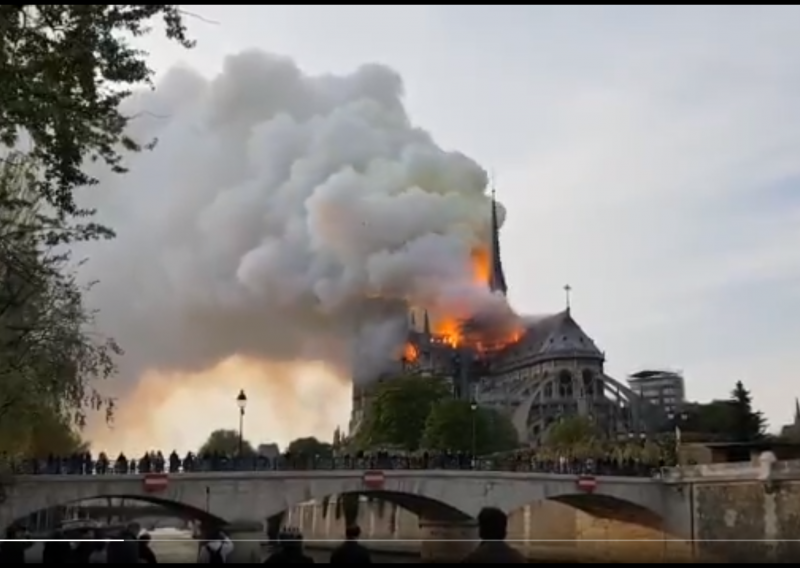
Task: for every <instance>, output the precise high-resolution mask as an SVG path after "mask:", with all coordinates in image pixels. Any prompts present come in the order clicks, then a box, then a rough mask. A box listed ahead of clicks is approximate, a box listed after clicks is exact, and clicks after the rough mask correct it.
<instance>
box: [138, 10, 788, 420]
mask: <svg viewBox="0 0 800 568" xmlns="http://www.w3.org/2000/svg"><path fill="white" fill-rule="evenodd" d="M186 9H187V10H189V11H192V12H195V13H197V14H201V15H202V16H203V17H204V18H207V19H209V20H215V21H217V22H218V25H215V24H208V23H204V22H202V21H200V20H190V23H191V25H192V33H193V35H194V37H195V38H196V39H197V40H198V47H197V48H196V49H195V50H193V51H192V52H183V51H182V50H181V49H180V48H177V47H174V46H171V45H168V44H166V42H165V41H162V40H155V39H154V40H148V42H147V46H148V48H149V49H150V50H151V55H152V60H153V62H154V64H155V65H156V67H157V69H158V70H159V71H163V70H165V69H167V68H168V67H169V66H171V65H173V64H175V63H177V62H181V61H182V62H186V63H188V64H190V65H191V66H192V67H195V68H196V69H198V70H200V71H202V72H203V73H204V74H207V75H212V74H214V73H215V72H216V71H217V70H218V69H219V68H220V66H221V62H222V60H223V58H224V57H225V56H226V55H227V54H231V53H235V52H238V51H241V50H242V49H245V48H251V47H259V48H262V49H264V50H267V51H271V52H276V53H280V54H284V55H288V56H290V57H292V58H294V59H296V60H297V62H298V63H299V65H300V66H301V67H302V68H303V69H304V70H306V71H308V72H312V73H325V72H347V71H352V70H353V69H354V68H356V67H357V66H359V65H360V64H362V63H365V62H379V63H384V64H387V65H389V66H391V67H394V68H395V69H396V70H398V71H399V72H400V74H401V75H402V77H403V79H404V81H405V84H406V90H407V106H408V108H409V112H410V114H411V116H412V117H413V119H414V120H415V121H416V122H417V123H418V124H419V125H420V126H422V127H423V128H425V129H427V130H429V131H431V132H432V133H433V134H434V136H435V137H436V138H437V140H438V141H439V142H440V143H441V144H442V145H443V146H445V147H447V148H451V149H458V150H460V151H463V152H464V153H466V154H468V155H470V156H472V157H473V158H475V159H476V160H477V161H479V162H480V163H481V164H483V165H484V166H485V167H487V168H492V169H494V171H495V172H496V174H497V177H498V191H499V196H500V199H501V200H502V201H503V202H504V203H505V204H506V205H507V207H508V208H509V210H510V215H509V218H508V222H507V224H506V227H505V229H504V231H503V234H502V244H503V252H504V256H505V258H504V260H505V263H506V270H507V273H508V277H509V284H510V288H511V297H512V301H513V303H514V304H515V306H517V307H518V308H519V309H520V310H521V311H523V312H546V311H556V310H559V309H561V308H562V307H563V304H564V293H563V291H562V286H563V285H564V284H565V283H567V282H569V283H570V284H571V285H572V287H573V289H574V293H573V299H574V300H573V305H574V311H575V314H576V316H577V318H578V320H579V321H580V322H581V324H582V325H583V326H584V328H585V329H586V331H587V332H588V333H589V334H590V335H592V336H593V337H594V338H595V339H596V341H597V342H598V344H599V345H600V346H601V348H603V349H604V350H605V351H606V352H607V355H608V371H609V372H610V374H612V375H614V376H616V377H618V378H624V376H625V375H627V374H628V373H630V372H633V371H635V370H637V369H639V368H640V367H643V366H658V367H662V366H663V367H672V368H677V369H681V370H683V371H684V372H685V374H686V378H687V381H688V387H689V393H690V396H691V397H693V398H698V399H709V398H712V397H723V396H726V395H727V393H728V391H729V390H730V389H731V387H732V385H733V383H734V382H735V381H736V380H738V379H741V380H743V381H745V383H746V384H747V385H748V386H750V387H751V388H752V390H753V391H754V396H755V399H756V403H757V405H758V406H760V407H761V408H763V409H764V410H765V411H766V412H767V414H768V416H769V418H770V420H771V422H772V425H773V427H776V426H778V425H780V424H781V423H783V422H786V421H788V420H789V419H790V417H791V413H792V411H793V408H794V403H793V400H794V396H795V395H796V394H798V393H800V381H798V379H797V378H796V375H797V372H798V369H800V349H798V348H797V344H798V338H800V323H799V322H800V286H799V284H800V255H798V253H797V252H796V249H797V246H798V243H800V226H798V224H797V221H798V219H800V192H798V190H797V189H796V188H797V182H798V179H800V105H799V104H798V95H800V66H798V65H797V62H798V61H800V8H798V7H789V6H786V7H775V8H761V7H655V8H653V7H647V8H645V7H591V8H585V7H582V8H578V7H530V6H518V7H509V6H492V7H487V6H474V7H473V6H470V7H456V6H454V7H444V6H402V7H401V6H385V7H370V6H325V7H318V6H292V7H288V6H225V7H221V6H193V7H187V8H186Z"/></svg>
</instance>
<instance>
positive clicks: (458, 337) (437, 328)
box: [433, 317, 464, 347]
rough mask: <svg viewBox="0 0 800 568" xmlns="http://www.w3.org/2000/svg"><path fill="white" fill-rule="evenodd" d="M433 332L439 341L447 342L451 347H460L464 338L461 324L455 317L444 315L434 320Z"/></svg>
mask: <svg viewBox="0 0 800 568" xmlns="http://www.w3.org/2000/svg"><path fill="white" fill-rule="evenodd" d="M433 334H434V335H435V336H436V339H437V341H441V342H442V343H447V344H448V345H450V346H451V347H458V346H459V345H461V343H462V342H463V340H464V336H463V334H462V332H461V325H460V324H459V322H458V320H456V319H455V318H448V317H444V318H441V319H439V320H438V321H436V322H434V325H433Z"/></svg>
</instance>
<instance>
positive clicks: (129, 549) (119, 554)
mask: <svg viewBox="0 0 800 568" xmlns="http://www.w3.org/2000/svg"><path fill="white" fill-rule="evenodd" d="M139 531H140V527H139V525H138V524H136V523H131V524H130V525H128V526H127V527H126V528H125V530H124V531H122V534H121V535H120V537H119V538H121V539H122V542H109V543H108V547H107V549H106V550H107V552H106V556H107V558H108V563H109V564H139Z"/></svg>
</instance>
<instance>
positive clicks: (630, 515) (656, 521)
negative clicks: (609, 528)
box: [548, 493, 666, 531]
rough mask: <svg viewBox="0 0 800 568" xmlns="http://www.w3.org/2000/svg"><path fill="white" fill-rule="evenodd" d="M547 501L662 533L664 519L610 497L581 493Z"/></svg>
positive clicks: (559, 496) (625, 500)
mask: <svg viewBox="0 0 800 568" xmlns="http://www.w3.org/2000/svg"><path fill="white" fill-rule="evenodd" d="M548 500H549V501H552V502H555V503H561V504H562V505H567V506H569V507H571V508H573V509H576V510H578V511H581V512H583V513H586V514H587V515H590V516H592V517H596V518H601V519H607V520H609V521H616V522H621V523H628V524H634V525H639V526H642V527H646V528H648V529H652V530H655V531H664V530H665V528H666V527H665V523H664V517H663V516H662V515H661V514H660V513H658V512H656V511H653V510H652V509H650V508H648V507H645V506H643V505H641V504H639V503H634V502H632V501H629V500H627V499H621V498H619V497H615V496H612V495H605V494H593V493H581V494H565V495H558V496H556V497H551V498H550V499H548Z"/></svg>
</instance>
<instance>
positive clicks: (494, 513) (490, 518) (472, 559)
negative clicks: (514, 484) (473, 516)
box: [461, 507, 528, 564]
mask: <svg viewBox="0 0 800 568" xmlns="http://www.w3.org/2000/svg"><path fill="white" fill-rule="evenodd" d="M507 531H508V516H507V515H506V514H505V513H504V512H503V511H501V510H500V509H495V508H494V507H487V508H485V509H483V510H482V511H481V512H480V513H479V514H478V536H479V537H480V539H481V543H480V544H479V545H478V548H476V549H475V550H474V551H472V553H471V554H470V555H469V556H467V557H466V558H465V559H464V560H463V561H462V562H461V563H462V564H527V563H528V561H527V560H526V559H525V557H524V556H523V555H522V554H521V553H520V552H519V551H518V550H516V549H514V548H511V547H510V546H509V545H508V544H507V543H506V542H505V540H506V534H507Z"/></svg>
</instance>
